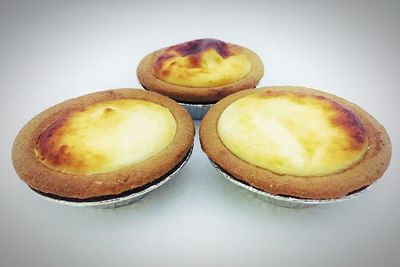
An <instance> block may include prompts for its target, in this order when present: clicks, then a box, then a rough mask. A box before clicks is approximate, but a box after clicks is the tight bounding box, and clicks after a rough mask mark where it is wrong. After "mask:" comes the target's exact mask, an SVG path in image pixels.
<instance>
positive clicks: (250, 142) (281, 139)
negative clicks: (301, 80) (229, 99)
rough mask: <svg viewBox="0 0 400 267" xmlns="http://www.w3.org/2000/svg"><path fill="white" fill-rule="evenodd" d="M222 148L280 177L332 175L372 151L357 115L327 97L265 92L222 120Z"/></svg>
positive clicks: (233, 107)
mask: <svg viewBox="0 0 400 267" xmlns="http://www.w3.org/2000/svg"><path fill="white" fill-rule="evenodd" d="M218 134H219V136H220V138H221V140H222V143H223V144H224V145H225V146H226V147H227V148H228V149H229V150H230V151H231V152H232V153H233V154H235V155H236V156H238V157H239V158H241V159H243V160H245V161H246V162H248V163H250V164H252V165H255V166H258V167H260V168H263V169H269V170H271V171H273V172H275V173H278V174H290V175H297V176H306V175H311V176H316V175H327V174H332V173H335V172H338V171H341V170H343V169H346V168H348V167H349V166H351V165H353V164H354V163H356V162H357V161H359V160H360V159H361V158H362V157H363V156H364V154H365V152H366V151H367V148H368V143H367V138H366V135H365V129H364V127H363V125H362V124H361V122H360V120H359V119H358V118H357V117H356V116H355V114H354V113H353V112H351V111H350V110H348V109H346V108H344V107H343V106H341V105H340V104H338V103H337V102H334V101H333V100H330V99H327V98H326V97H323V96H314V95H305V94H300V93H291V92H281V93H273V92H268V91H267V92H265V93H264V94H254V95H248V96H245V97H243V98H241V99H239V100H236V101H235V102H233V103H232V104H230V105H229V106H228V107H227V108H226V109H225V110H224V111H223V112H222V114H221V116H220V118H219V120H218Z"/></svg>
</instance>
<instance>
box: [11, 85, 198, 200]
mask: <svg viewBox="0 0 400 267" xmlns="http://www.w3.org/2000/svg"><path fill="white" fill-rule="evenodd" d="M123 98H133V99H142V100H146V101H151V102H154V103H157V104H159V105H162V106H164V107H167V108H168V109H169V110H170V112H171V113H172V115H173V116H174V118H175V120H176V123H177V131H176V134H175V137H174V139H173V140H172V142H171V144H170V145H169V146H168V147H167V148H166V149H165V150H163V151H162V152H160V153H159V154H157V155H156V156H154V157H152V158H150V159H148V160H145V161H143V162H139V163H136V164H133V165H131V166H129V167H127V168H123V169H120V170H117V171H113V172H109V173H102V174H91V175H73V174H66V173H60V172H57V171H55V170H52V169H50V168H47V167H46V166H45V165H43V164H42V163H41V162H40V160H39V159H38V158H37V157H36V156H35V154H34V149H35V146H36V142H37V140H38V138H39V136H40V134H41V133H43V132H44V131H45V129H47V127H49V125H51V124H52V123H53V122H54V121H55V120H56V119H57V118H59V117H60V116H64V115H66V114H68V113H70V112H71V111H74V110H79V109H82V108H84V107H85V106H87V105H91V104H93V103H97V102H102V101H109V100H114V99H123ZM193 138H194V125H193V121H192V119H191V118H190V116H189V114H188V113H187V111H186V110H185V109H184V108H182V107H181V106H180V105H179V104H178V103H176V102H175V101H173V100H171V99H169V98H167V97H164V96H162V95H159V94H157V93H153V92H146V91H144V90H140V89H115V90H108V91H103V92H97V93H92V94H88V95H84V96H81V97H78V98H73V99H70V100H67V101H65V102H62V103H60V104H58V105H55V106H53V107H51V108H49V109H47V110H45V111H44V112H42V113H40V114H38V115H37V116H35V117H34V118H33V119H32V120H31V121H29V122H28V123H27V124H26V125H25V126H24V127H23V128H22V129H21V131H20V132H19V133H18V135H17V137H16V139H15V141H14V145H13V148H12V160H13V164H14V167H15V170H16V172H17V174H18V175H19V176H20V178H21V179H22V180H23V181H24V182H26V183H27V184H28V185H29V186H30V187H32V188H34V189H36V190H39V191H41V192H44V193H51V194H54V195H58V196H61V197H68V198H80V199H84V198H91V197H98V196H106V195H116V194H120V193H122V192H125V191H128V190H131V189H135V188H138V187H141V186H143V185H145V184H147V183H150V182H152V181H154V180H156V179H157V178H159V177H161V176H162V175H164V174H166V173H167V172H168V171H170V170H171V169H172V168H173V167H175V166H176V165H177V164H178V163H179V162H180V161H181V160H182V159H183V158H184V157H185V156H186V154H187V153H188V151H189V150H190V148H191V146H192V144H193Z"/></svg>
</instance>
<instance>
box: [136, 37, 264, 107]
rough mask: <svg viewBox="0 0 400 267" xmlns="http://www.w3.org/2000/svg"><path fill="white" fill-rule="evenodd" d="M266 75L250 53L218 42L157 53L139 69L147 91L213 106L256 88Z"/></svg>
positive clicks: (191, 43) (193, 43)
mask: <svg viewBox="0 0 400 267" xmlns="http://www.w3.org/2000/svg"><path fill="white" fill-rule="evenodd" d="M263 74H264V69H263V64H262V62H261V59H260V58H259V57H258V56H257V55H256V54H255V53H254V52H252V51H251V50H249V49H247V48H245V47H242V46H239V45H234V44H230V43H226V42H223V41H220V40H215V39H198V40H193V41H189V42H185V43H181V44H177V45H174V46H171V47H167V48H163V49H160V50H157V51H155V52H153V53H151V54H149V55H147V56H146V57H145V58H144V59H143V60H142V61H141V62H140V64H139V66H138V68H137V76H138V79H139V81H140V83H141V84H142V85H143V87H144V88H146V89H147V90H150V91H155V92H158V93H161V94H163V95H166V96H169V97H171V98H172V99H175V100H177V101H179V102H182V103H191V104H197V105H201V104H210V103H215V102H216V101H218V100H220V99H222V98H224V97H225V96H227V95H230V94H232V93H234V92H237V91H240V90H243V89H248V88H253V87H255V86H256V85H257V84H258V82H259V81H260V79H261V78H262V76H263Z"/></svg>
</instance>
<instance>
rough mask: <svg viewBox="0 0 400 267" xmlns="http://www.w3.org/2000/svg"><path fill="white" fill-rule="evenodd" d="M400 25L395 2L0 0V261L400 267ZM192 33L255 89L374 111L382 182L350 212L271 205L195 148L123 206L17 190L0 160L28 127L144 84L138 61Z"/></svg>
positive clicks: (344, 207)
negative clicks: (255, 82) (252, 67)
mask: <svg viewBox="0 0 400 267" xmlns="http://www.w3.org/2000/svg"><path fill="white" fill-rule="evenodd" d="M399 14H400V2H399V1H287V0H284V1H240V2H236V1H227V0H225V1H218V2H217V1H208V0H204V1H189V0H188V1H177V0H171V1H154V0H147V1H141V2H140V1H25V2H22V1H4V0H1V1H0V38H1V39H0V40H1V41H0V92H1V97H0V101H1V104H0V109H1V110H0V116H1V126H2V127H1V146H0V147H1V174H2V175H1V179H0V266H4V267H9V266H10V267H11V266H58V267H62V266H154V265H163V266H400V253H399V252H400V250H399V247H400V231H399V229H398V227H399V225H400V214H399V203H398V202H399V188H400V182H399V175H400V170H399V134H400V129H399V118H398V117H399V114H400V112H399V103H398V100H399V92H398V90H399V83H400V78H399V77H400V73H399V62H400V52H399V41H400V34H399V32H400V31H399V26H400V16H399ZM203 37H213V38H219V39H222V40H225V41H229V42H232V43H237V44H241V45H243V46H246V47H249V48H251V49H252V50H254V51H255V52H256V53H258V54H259V55H260V57H261V58H262V59H263V61H264V63H265V69H266V74H265V77H264V78H263V79H262V81H261V82H260V86H266V85H300V86H307V87H312V88H317V89H321V90H325V91H328V92H331V93H334V94H337V95H339V96H342V97H344V98H346V99H348V100H350V101H352V102H355V103H357V104H358V105H360V106H361V107H363V108H364V109H365V110H367V111H368V112H370V113H371V114H372V115H373V116H374V117H375V118H377V119H378V120H379V121H380V122H381V123H382V124H383V125H384V126H385V127H386V129H387V131H388V132H389V134H390V136H391V138H392V143H393V157H392V162H391V166H390V168H389V169H388V170H387V172H386V173H385V175H384V176H383V177H382V179H381V180H380V182H378V183H377V184H376V185H375V186H373V188H371V189H370V190H368V191H367V192H366V193H365V194H363V195H362V196H360V197H359V198H357V199H354V200H351V201H348V202H345V203H339V204H332V205H326V206H321V207H315V208H309V209H301V210H292V209H285V208H279V207H275V206H271V205H269V204H267V203H264V202H262V201H261V200H259V199H257V198H256V197H254V196H253V195H251V194H249V193H248V192H245V191H243V190H242V189H239V188H237V187H235V186H234V185H232V184H230V183H229V182H227V181H225V180H224V179H223V178H221V177H220V176H218V174H217V173H216V172H215V171H214V170H213V168H212V167H211V166H210V164H209V162H208V161H207V158H206V156H205V155H204V154H203V153H202V152H201V150H200V146H199V143H198V141H197V139H196V143H195V150H194V153H193V156H192V158H191V159H190V161H189V163H188V164H187V165H186V167H185V168H184V170H183V171H182V172H181V173H180V174H179V175H178V176H177V177H176V178H174V179H173V180H172V181H171V182H169V183H168V184H166V185H165V186H163V187H161V188H159V189H158V190H156V191H154V192H152V193H151V194H149V195H148V196H146V197H145V198H143V199H142V200H141V201H139V202H137V203H136V204H133V205H130V206H126V207H123V208H118V209H114V210H101V209H91V208H74V207H65V206H61V205H57V204H53V203H48V202H47V201H45V200H42V199H39V198H38V197H37V196H36V195H34V194H33V193H32V192H30V191H29V189H28V188H27V187H26V186H25V184H24V183H22V182H21V181H20V180H19V179H18V177H17V176H16V174H15V172H14V169H13V167H12V163H11V160H10V158H11V157H10V151H11V147H12V142H13V140H14V138H15V136H16V134H17V133H18V131H19V129H20V128H21V127H22V126H23V125H24V123H26V122H27V121H28V120H29V119H30V118H32V117H33V116H34V115H36V114H37V113H38V112H40V111H42V110H44V109H45V108H47V107H49V106H52V105H54V104H56V103H58V102H60V101H63V100H66V99H68V98H71V97H76V96H79V95H83V94H86V93H89V92H94V91H98V90H104V89H109V88H120V87H140V85H139V84H138V81H137V79H136V73H135V71H136V66H137V64H138V62H139V61H140V59H141V58H142V57H144V56H145V55H146V54H148V53H150V52H152V51H154V50H156V49H158V48H161V47H165V46H169V45H172V44H175V43H179V42H183V41H187V40H191V39H196V38H203ZM196 125H197V126H198V125H199V123H196ZM196 138H197V137H196Z"/></svg>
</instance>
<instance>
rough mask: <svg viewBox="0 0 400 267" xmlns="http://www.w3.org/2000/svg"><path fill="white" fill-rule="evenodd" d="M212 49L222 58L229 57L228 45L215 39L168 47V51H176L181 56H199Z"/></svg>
mask: <svg viewBox="0 0 400 267" xmlns="http://www.w3.org/2000/svg"><path fill="white" fill-rule="evenodd" d="M210 48H213V49H215V51H217V52H218V54H220V55H221V57H223V58H227V57H229V56H230V55H231V53H230V51H229V45H228V44H227V43H225V42H223V41H220V40H216V39H198V40H193V41H190V42H186V43H182V44H178V45H175V46H172V47H170V48H169V49H168V50H174V51H177V52H178V53H179V54H180V55H182V56H184V57H185V56H191V55H196V54H200V53H202V52H203V51H205V50H207V49H210Z"/></svg>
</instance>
